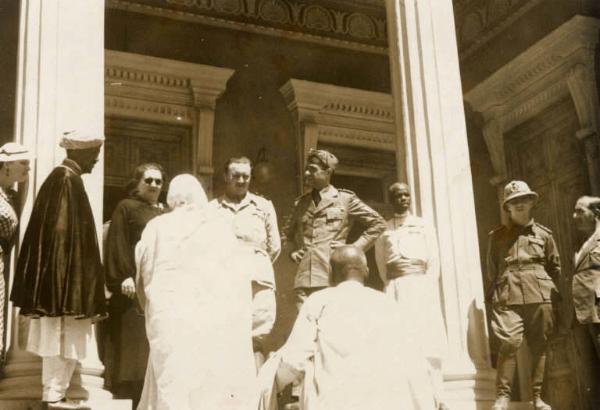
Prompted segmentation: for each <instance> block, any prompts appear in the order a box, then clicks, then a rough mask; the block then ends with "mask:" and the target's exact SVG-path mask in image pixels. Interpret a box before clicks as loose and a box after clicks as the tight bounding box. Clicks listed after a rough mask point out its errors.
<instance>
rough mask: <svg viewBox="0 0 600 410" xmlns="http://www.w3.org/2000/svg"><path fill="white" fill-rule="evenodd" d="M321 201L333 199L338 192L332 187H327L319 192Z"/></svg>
mask: <svg viewBox="0 0 600 410" xmlns="http://www.w3.org/2000/svg"><path fill="white" fill-rule="evenodd" d="M319 194H320V195H321V199H323V198H329V197H335V196H337V194H338V190H337V189H336V188H335V187H334V186H333V185H327V186H326V187H325V188H323V189H321V190H320V191H319Z"/></svg>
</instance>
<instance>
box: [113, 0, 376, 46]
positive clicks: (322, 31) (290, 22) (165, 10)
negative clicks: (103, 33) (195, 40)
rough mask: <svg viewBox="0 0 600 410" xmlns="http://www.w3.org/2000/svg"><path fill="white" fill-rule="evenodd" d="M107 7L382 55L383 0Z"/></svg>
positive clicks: (181, 0) (164, 0)
mask: <svg viewBox="0 0 600 410" xmlns="http://www.w3.org/2000/svg"><path fill="white" fill-rule="evenodd" d="M106 5H107V7H109V8H116V9H121V10H127V11H131V12H135V13H143V14H149V15H158V16H162V17H168V18H172V19H178V20H183V21H187V22H198V23H202V24H208V25H211V26H216V27H225V28H229V29H238V30H242V31H249V32H253V33H256V32H259V33H262V34H266V35H272V36H278V37H285V38H289V39H294V40H300V41H308V42H311V43H319V44H327V45H334V46H337V47H343V48H349V49H355V50H361V51H367V52H374V53H378V54H386V49H385V47H386V44H387V30H386V20H385V8H384V2H383V1H381V2H380V1H375V0H373V1H361V2H356V3H350V4H348V3H345V2H341V1H339V0H322V1H320V2H318V4H317V2H313V1H310V2H309V1H300V0H160V1H159V0H106Z"/></svg>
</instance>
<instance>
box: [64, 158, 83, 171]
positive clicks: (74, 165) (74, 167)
mask: <svg viewBox="0 0 600 410" xmlns="http://www.w3.org/2000/svg"><path fill="white" fill-rule="evenodd" d="M62 165H63V166H65V167H67V168H69V169H70V170H71V171H73V172H74V173H75V174H77V175H81V174H82V173H83V172H82V170H81V167H80V166H79V164H78V163H77V162H75V161H73V160H72V159H69V158H65V159H64V161H63V162H62Z"/></svg>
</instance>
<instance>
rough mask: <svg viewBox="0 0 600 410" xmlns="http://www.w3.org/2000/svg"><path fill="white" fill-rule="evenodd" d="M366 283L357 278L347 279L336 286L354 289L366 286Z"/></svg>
mask: <svg viewBox="0 0 600 410" xmlns="http://www.w3.org/2000/svg"><path fill="white" fill-rule="evenodd" d="M364 287H365V285H363V284H362V283H360V282H359V281H357V280H345V281H343V282H340V283H338V284H337V286H336V288H340V289H352V288H364Z"/></svg>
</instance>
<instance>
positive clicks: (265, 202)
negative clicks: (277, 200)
mask: <svg viewBox="0 0 600 410" xmlns="http://www.w3.org/2000/svg"><path fill="white" fill-rule="evenodd" d="M247 195H248V198H249V199H250V200H251V201H253V202H254V203H255V204H256V206H257V207H259V208H260V209H263V210H266V209H269V208H271V207H272V206H273V202H271V200H270V199H268V198H265V197H264V196H262V195H260V194H257V193H254V192H248V194H247Z"/></svg>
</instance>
